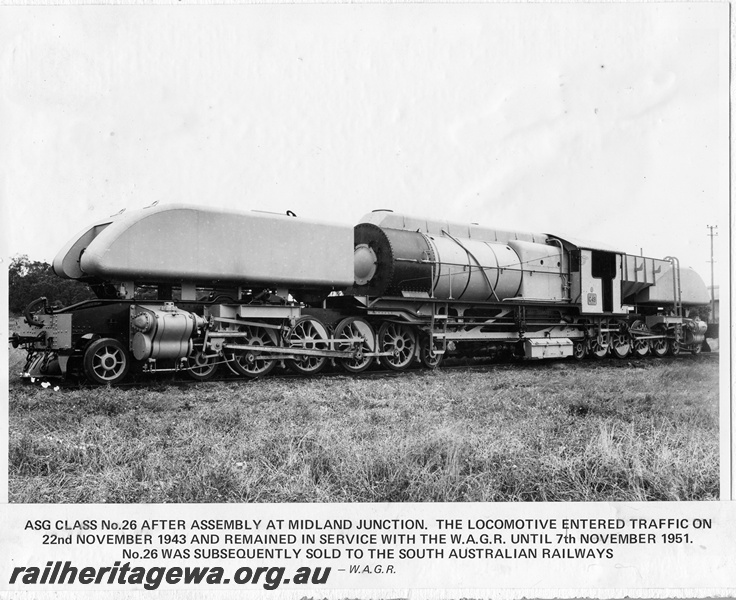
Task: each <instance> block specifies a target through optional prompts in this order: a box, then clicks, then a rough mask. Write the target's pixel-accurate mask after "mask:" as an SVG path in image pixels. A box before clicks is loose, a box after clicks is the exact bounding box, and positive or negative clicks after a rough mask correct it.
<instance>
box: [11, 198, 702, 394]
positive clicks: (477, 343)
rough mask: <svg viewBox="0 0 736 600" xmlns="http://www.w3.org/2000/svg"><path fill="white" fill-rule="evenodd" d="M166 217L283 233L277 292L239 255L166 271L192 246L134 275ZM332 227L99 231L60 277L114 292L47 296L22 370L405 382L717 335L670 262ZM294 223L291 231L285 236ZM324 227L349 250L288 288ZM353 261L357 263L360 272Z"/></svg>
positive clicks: (546, 242)
mask: <svg viewBox="0 0 736 600" xmlns="http://www.w3.org/2000/svg"><path fill="white" fill-rule="evenodd" d="M156 219H158V220H160V221H161V222H163V223H171V222H175V223H176V224H177V225H178V226H179V227H183V228H185V231H183V232H180V233H181V235H179V236H177V237H180V238H184V239H187V231H186V228H187V227H193V228H194V229H192V231H191V234H190V235H189V238H195V237H196V238H197V239H210V236H209V235H208V234H209V233H210V232H208V231H206V228H207V227H211V228H215V229H217V228H221V227H223V225H222V223H223V222H224V221H227V226H228V227H235V226H237V225H238V223H241V222H242V223H247V225H248V226H249V227H250V229H251V231H253V232H254V233H253V236H254V238H255V239H256V241H255V242H254V243H253V244H252V245H251V246H249V247H248V248H246V249H245V250H243V252H246V253H248V252H262V250H261V246H262V245H263V240H265V239H268V238H269V237H270V238H272V239H274V246H275V248H276V250H274V249H273V247H271V248H269V249H267V252H268V254H267V260H269V261H272V262H273V264H274V265H275V266H274V267H273V270H274V271H275V272H277V275H274V276H273V283H270V282H269V277H270V273H271V272H272V271H269V269H266V268H264V267H263V265H258V266H257V267H253V268H252V269H251V268H250V267H249V266H247V265H246V266H245V267H243V266H242V265H243V260H242V257H241V256H240V255H238V254H237V253H234V254H235V255H234V257H233V258H232V260H230V259H229V257H227V256H226V257H224V258H223V257H222V256H221V252H220V250H221V249H220V248H218V250H217V252H216V253H215V258H207V256H205V259H203V260H202V264H206V263H207V261H208V260H209V262H210V263H211V264H213V265H214V267H213V268H214V269H220V271H221V272H222V273H233V272H234V273H235V275H234V276H233V275H222V274H221V273H220V272H215V273H214V274H213V271H211V270H209V269H206V268H205V269H202V268H201V267H198V269H199V270H197V269H194V268H192V267H191V265H190V264H189V263H186V269H188V271H187V274H186V275H182V274H181V273H180V272H179V271H181V268H180V267H177V266H173V267H171V268H170V270H171V272H168V271H167V270H166V269H168V268H169V267H167V264H169V263H172V262H173V263H176V261H181V264H184V261H183V259H181V254H182V253H186V252H187V250H186V248H175V249H174V250H172V252H171V253H170V254H168V255H164V256H160V255H156V262H155V265H154V266H150V265H147V264H142V265H140V266H136V263H135V262H131V259H130V255H131V251H130V248H129V247H130V246H131V244H133V243H140V242H141V241H142V240H143V241H146V240H148V239H150V236H151V231H152V229H151V222H152V221H153V222H155V220H156ZM203 223H204V224H203ZM264 226H265V227H266V230H265V231H259V230H260V229H263V228H264ZM330 227H331V226H329V225H325V224H323V223H315V222H310V221H306V220H301V219H299V220H297V219H294V218H293V217H283V216H276V215H262V214H258V215H254V214H253V213H247V214H230V213H216V214H212V211H205V210H202V209H197V208H195V207H184V206H179V205H173V206H169V207H160V208H158V209H155V210H150V211H149V212H146V211H145V209H144V210H143V211H138V212H137V213H133V214H132V215H129V216H126V217H125V218H124V219H118V220H115V219H111V220H109V222H106V223H102V224H100V223H98V224H95V225H93V226H92V227H91V228H88V229H86V230H85V231H84V232H83V233H82V234H81V235H79V236H77V237H75V238H73V239H72V240H71V241H70V243H69V244H67V246H65V248H64V249H62V251H61V252H60V254H59V255H58V256H57V258H56V259H55V261H54V269H55V271H56V272H57V274H59V275H60V276H66V277H73V278H77V279H81V280H83V281H87V282H88V283H90V284H91V286H92V287H93V289H95V291H96V292H97V294H98V296H100V297H99V298H98V299H97V300H89V301H85V302H81V303H79V304H76V305H73V306H69V307H66V308H63V309H60V310H54V309H52V308H51V307H50V306H49V304H48V302H47V301H46V299H45V298H41V299H39V300H37V301H35V302H33V303H31V305H29V307H28V308H27V309H26V313H25V324H24V325H23V326H21V327H20V328H18V330H17V331H15V332H14V333H13V335H12V336H11V342H12V343H13V345H14V346H16V347H18V346H23V347H24V348H25V349H26V350H27V352H28V356H27V361H26V365H25V367H24V369H23V371H24V376H25V377H27V378H37V377H39V378H43V377H55V376H58V377H64V378H66V377H69V376H73V377H80V376H82V377H86V378H87V379H89V380H91V381H93V382H95V383H99V384H116V383H120V382H121V381H123V380H124V379H125V378H126V377H127V376H128V374H129V373H130V371H131V370H134V371H140V372H150V373H153V372H160V371H185V372H187V373H188V374H189V375H190V376H191V377H193V378H194V379H197V380H207V379H209V378H211V377H212V376H213V375H214V374H215V372H216V370H217V369H218V367H220V366H221V365H224V366H226V367H227V368H228V369H229V370H230V371H231V372H232V373H233V374H235V375H237V376H240V377H245V378H253V377H262V376H265V375H267V374H268V373H269V372H271V370H272V369H273V368H274V367H275V366H276V365H277V364H279V363H281V364H285V365H286V366H288V367H290V368H291V369H292V370H294V371H296V372H298V373H300V374H303V375H312V374H315V373H318V372H320V371H321V370H322V369H323V368H324V367H325V366H327V365H328V364H330V363H336V364H338V365H340V366H341V367H342V368H343V369H344V370H345V371H347V372H349V373H360V372H363V371H365V370H366V369H368V368H369V367H370V366H371V365H372V364H373V363H374V362H375V361H380V363H381V364H382V365H384V366H385V367H387V368H389V369H392V370H396V371H401V370H404V369H406V368H408V367H409V366H411V365H412V364H414V363H416V362H420V363H421V364H422V365H423V366H424V367H426V368H430V369H431V368H436V367H437V366H438V365H439V364H440V362H441V361H442V359H443V358H444V357H446V356H470V357H475V356H492V357H496V356H501V355H503V356H508V357H511V358H516V359H529V360H538V359H546V358H565V357H573V358H575V359H583V358H586V357H587V356H591V357H593V358H598V359H600V358H604V357H606V356H607V355H608V354H609V353H610V354H612V355H614V356H616V357H618V358H626V357H627V356H629V355H631V354H633V355H635V356H638V357H645V356H647V355H650V354H651V355H653V356H664V355H665V354H671V355H676V354H679V353H680V351H682V350H684V351H687V352H690V353H693V354H698V353H699V352H700V351H701V348H702V345H703V342H704V340H705V336H704V334H705V329H706V326H705V323H703V322H702V321H700V320H699V319H698V318H697V317H695V318H691V317H690V316H689V314H688V311H689V309H690V308H691V307H694V306H699V305H701V304H707V293H706V291H705V286H704V284H703V282H702V280H700V278H699V276H698V275H697V274H695V273H694V272H693V271H692V270H689V269H681V267H680V265H679V262H678V261H677V259H676V258H673V257H667V258H665V259H663V260H659V259H654V258H649V257H643V256H634V255H628V254H625V253H623V252H620V251H616V250H612V249H610V248H604V247H601V246H600V245H598V244H587V243H583V242H575V241H572V240H569V239H563V238H560V237H558V236H552V235H548V234H527V233H519V232H507V231H501V230H490V229H487V228H480V227H477V226H468V225H458V224H449V223H444V222H437V221H428V220H423V219H416V218H413V217H407V216H405V215H398V214H395V213H392V212H391V211H374V212H373V213H370V214H369V215H366V216H365V217H364V218H363V220H362V222H361V223H359V224H358V225H357V226H356V227H355V229H354V232H353V231H350V230H347V229H346V228H344V227H338V226H335V227H334V228H333V229H330ZM108 228H109V229H108ZM136 228H138V229H136ZM202 229H205V231H204V232H203V231H202ZM282 229H285V230H286V231H287V232H288V234H287V235H286V236H284V235H281V237H280V238H279V237H278V235H279V234H278V232H280V231H282ZM314 231H319V232H324V233H326V234H328V239H329V241H330V242H333V241H334V239H337V240H339V243H338V244H337V245H336V248H337V251H342V255H341V256H340V257H339V258H333V257H332V256H331V253H332V252H333V251H334V250H335V246H333V244H331V243H329V244H328V243H325V244H322V245H320V243H319V242H317V243H312V242H311V241H310V243H311V245H310V246H309V248H308V250H307V252H306V253H307V255H308V256H309V257H311V258H310V260H311V261H312V262H314V261H322V264H319V265H314V266H312V265H311V264H310V265H309V267H305V268H303V269H302V272H300V273H297V274H295V275H294V276H293V283H294V284H293V286H292V285H289V283H290V277H292V276H291V275H290V274H289V272H290V271H289V268H290V267H289V264H290V263H289V258H290V257H291V256H293V255H294V253H295V252H297V253H299V252H300V253H301V255H300V260H302V261H303V259H304V253H303V250H302V248H301V247H300V245H299V244H294V243H293V236H294V235H296V236H297V237H298V239H300V240H302V241H304V240H310V238H313V237H314V236H313V232H314ZM131 232H132V233H131ZM333 232H334V233H335V237H334V238H333V237H332V236H331V235H329V234H331V233H333ZM351 233H352V234H353V235H350V234H351ZM116 236H117V237H116ZM125 236H128V237H130V238H131V239H132V242H131V241H130V240H129V239H128V238H126V237H125ZM258 236H260V237H258ZM274 236H276V237H274ZM290 236H292V237H290ZM287 238H288V239H287ZM349 238H352V239H349ZM212 243H213V244H214V245H215V246H216V243H215V242H212ZM305 243H306V242H305ZM302 245H303V244H302ZM121 248H122V249H123V250H124V251H122V252H121V251H120V249H121ZM349 250H352V251H353V264H352V265H350V264H347V266H346V261H345V260H344V259H345V256H344V254H345V253H346V252H347V251H349ZM198 251H199V252H201V251H202V249H201V247H200V248H199V249H198ZM116 252H117V254H116ZM274 255H275V257H274ZM111 257H112V258H111ZM116 257H117V258H116ZM121 257H122V258H121ZM315 257H316V258H315ZM190 258H191V257H189V256H187V257H185V259H187V260H189V259H190ZM198 258H199V257H198ZM146 259H147V258H146ZM116 260H117V261H118V262H115V261H116ZM136 260H140V258H138V259H136ZM147 260H148V259H147ZM120 261H123V262H124V264H122V263H120ZM167 261H168V262H167ZM545 261H547V262H546V264H545ZM150 262H151V263H152V264H153V259H151V261H150ZM162 264H163V267H162V266H161V265H162ZM198 264H199V263H198ZM302 264H304V263H303V262H302ZM331 265H334V268H331ZM351 267H352V268H351ZM348 268H349V270H350V271H351V272H348ZM177 269H179V271H177ZM237 269H244V270H243V272H242V276H241V275H239V274H238V273H239V272H238V270H237ZM249 269H251V272H250V273H249ZM304 269H308V270H309V272H308V273H305V272H304ZM253 272H257V273H258V274H257V275H253ZM234 278H240V279H239V280H238V279H234ZM350 280H352V285H348V286H346V285H345V284H346V283H347V282H348V281H350ZM141 286H145V289H147V290H148V292H149V293H150V291H151V288H155V289H156V293H157V298H156V300H150V299H146V298H145V297H144V294H142V293H141V290H143V289H144V288H142V287H141ZM201 294H206V296H204V297H202V295H201ZM198 298H199V299H198ZM37 309H41V314H34V311H36V310H37Z"/></svg>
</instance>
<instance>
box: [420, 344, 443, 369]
mask: <svg viewBox="0 0 736 600" xmlns="http://www.w3.org/2000/svg"><path fill="white" fill-rule="evenodd" d="M443 356H444V354H437V353H436V352H435V351H434V348H433V347H432V340H431V338H426V339H425V340H422V343H421V344H420V345H419V360H421V361H422V364H423V365H424V367H425V368H427V369H436V368H437V367H439V365H440V363H441V362H442V357H443Z"/></svg>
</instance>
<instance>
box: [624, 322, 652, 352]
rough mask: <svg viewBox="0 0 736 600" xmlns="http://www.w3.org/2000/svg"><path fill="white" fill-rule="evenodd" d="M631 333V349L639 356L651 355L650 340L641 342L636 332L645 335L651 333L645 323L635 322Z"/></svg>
mask: <svg viewBox="0 0 736 600" xmlns="http://www.w3.org/2000/svg"><path fill="white" fill-rule="evenodd" d="M629 330H630V331H631V349H632V350H633V352H634V354H636V355H637V356H641V357H644V356H646V355H647V354H649V350H650V344H649V340H641V339H639V338H637V337H636V335H635V333H634V332H637V331H638V332H640V333H643V334H647V333H649V331H648V330H647V326H646V325H645V324H644V322H643V321H634V322H633V323H632V324H631V327H630V328H629Z"/></svg>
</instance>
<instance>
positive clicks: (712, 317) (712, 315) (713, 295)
mask: <svg viewBox="0 0 736 600" xmlns="http://www.w3.org/2000/svg"><path fill="white" fill-rule="evenodd" d="M706 227H707V228H708V229H710V232H709V233H708V236H709V237H710V261H708V262H710V319H709V320H710V322H711V323H713V322H714V321H715V318H716V288H715V279H714V277H713V263H714V262H715V260H713V238H714V237H716V236H717V235H718V233H716V232H714V231H713V230H714V229H718V225H706Z"/></svg>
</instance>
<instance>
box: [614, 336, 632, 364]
mask: <svg viewBox="0 0 736 600" xmlns="http://www.w3.org/2000/svg"><path fill="white" fill-rule="evenodd" d="M611 352H612V353H613V355H614V356H615V357H616V358H626V357H627V356H628V355H629V353H630V352H631V340H630V339H629V336H628V334H626V333H622V332H620V331H617V332H616V333H614V334H613V335H611Z"/></svg>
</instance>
